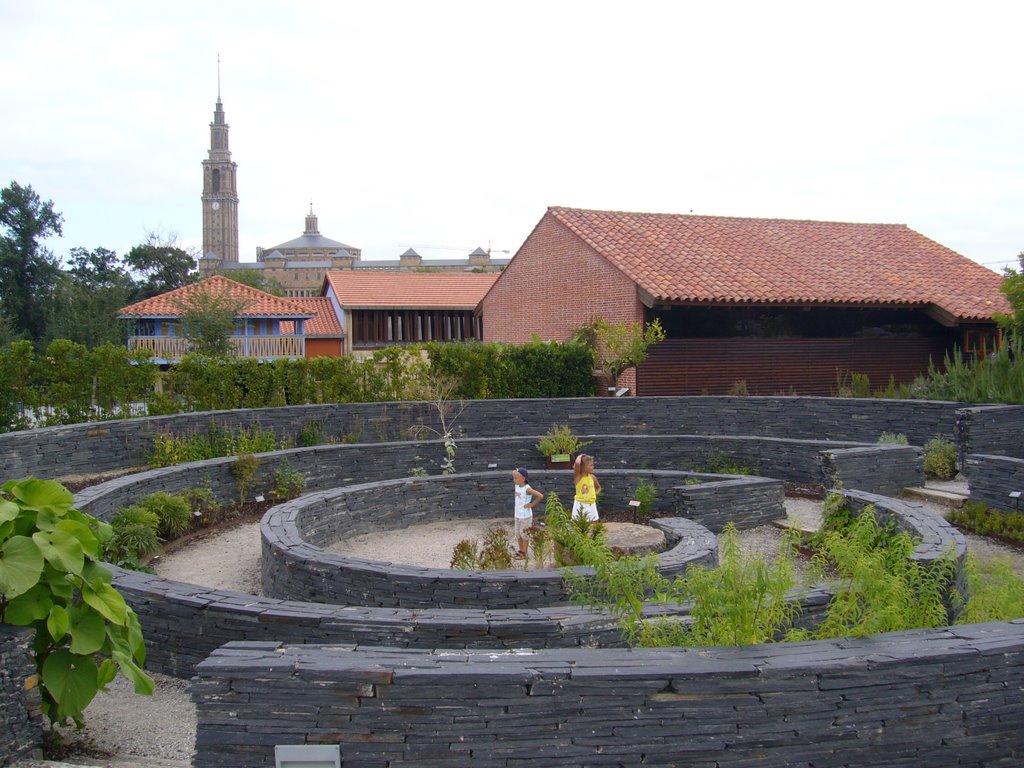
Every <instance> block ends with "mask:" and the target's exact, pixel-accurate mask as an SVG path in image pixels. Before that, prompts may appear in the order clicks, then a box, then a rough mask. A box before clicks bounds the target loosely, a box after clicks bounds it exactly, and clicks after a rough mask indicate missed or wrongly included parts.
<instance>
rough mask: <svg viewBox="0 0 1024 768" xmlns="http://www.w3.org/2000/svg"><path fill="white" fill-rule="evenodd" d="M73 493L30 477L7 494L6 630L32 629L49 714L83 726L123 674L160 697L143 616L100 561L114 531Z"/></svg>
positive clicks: (1, 581)
mask: <svg viewBox="0 0 1024 768" xmlns="http://www.w3.org/2000/svg"><path fill="white" fill-rule="evenodd" d="M73 504H74V498H73V497H72V495H71V493H70V491H68V490H67V489H66V488H65V487H64V486H62V485H60V484H59V483H56V482H53V481H51V480H37V479H35V478H29V479H27V480H21V481H17V482H16V481H13V480H12V481H10V482H8V483H5V484H4V485H3V487H2V488H0V623H4V624H12V625H15V626H23V627H30V628H31V629H32V630H33V631H34V639H33V642H32V652H33V654H34V656H35V662H36V671H37V674H38V679H39V691H40V694H41V705H42V706H41V708H42V712H43V715H45V716H46V717H47V718H48V719H49V720H50V722H51V723H66V722H68V721H69V720H71V721H74V722H75V724H76V725H78V726H81V725H82V724H83V720H82V715H83V713H84V711H85V709H86V707H87V706H88V705H89V703H90V702H91V701H92V700H93V698H94V697H95V696H96V694H97V693H98V692H99V691H103V690H106V689H107V685H108V684H109V683H111V682H112V681H113V680H114V678H115V677H116V676H117V674H118V673H120V674H122V675H124V676H125V677H127V678H128V679H129V680H131V681H132V682H133V683H134V685H135V692H136V693H142V694H150V693H152V692H153V680H152V678H150V677H149V675H147V674H146V673H145V672H144V671H143V669H142V665H143V664H144V662H145V657H146V649H145V643H144V642H143V638H142V628H141V627H140V625H139V620H138V617H137V616H136V615H135V612H134V611H133V610H132V609H131V608H130V607H129V606H128V604H127V603H125V601H124V598H123V597H122V596H121V594H120V593H119V592H118V591H117V590H116V589H115V588H114V587H113V586H111V581H112V577H111V573H110V570H109V569H108V568H106V567H104V566H103V564H102V563H101V562H100V557H101V553H102V550H103V547H104V545H105V544H106V543H107V542H108V541H109V540H110V538H111V536H112V535H113V531H112V529H111V527H110V526H109V525H107V524H106V523H102V522H100V521H98V520H96V519H95V518H93V517H90V516H89V515H85V514H82V513H81V512H79V511H77V510H76V509H74V508H73Z"/></svg>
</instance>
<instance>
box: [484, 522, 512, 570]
mask: <svg viewBox="0 0 1024 768" xmlns="http://www.w3.org/2000/svg"><path fill="white" fill-rule="evenodd" d="M513 553H514V550H513V548H512V538H511V537H510V536H509V533H508V531H507V530H505V529H504V528H501V527H496V528H492V529H491V530H489V531H488V532H487V534H486V535H485V536H484V541H483V545H482V546H481V547H480V567H481V568H484V569H486V570H489V571H503V570H508V569H510V568H511V567H512V557H513Z"/></svg>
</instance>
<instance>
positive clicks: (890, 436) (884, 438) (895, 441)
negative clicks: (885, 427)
mask: <svg viewBox="0 0 1024 768" xmlns="http://www.w3.org/2000/svg"><path fill="white" fill-rule="evenodd" d="M878 444H879V445H907V436H906V435H904V434H903V433H902V432H883V433H882V434H880V435H879V436H878Z"/></svg>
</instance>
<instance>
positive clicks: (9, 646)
mask: <svg viewBox="0 0 1024 768" xmlns="http://www.w3.org/2000/svg"><path fill="white" fill-rule="evenodd" d="M38 685H39V681H38V677H37V675H36V665H35V661H34V659H33V658H32V632H31V631H29V630H27V629H24V628H23V627H11V626H8V625H6V624H0V734H2V735H0V766H4V765H11V764H12V763H15V762H17V761H19V760H24V759H29V758H35V759H39V758H40V757H41V756H42V750H41V746H42V743H43V714H42V710H41V709H40V699H39V687H38Z"/></svg>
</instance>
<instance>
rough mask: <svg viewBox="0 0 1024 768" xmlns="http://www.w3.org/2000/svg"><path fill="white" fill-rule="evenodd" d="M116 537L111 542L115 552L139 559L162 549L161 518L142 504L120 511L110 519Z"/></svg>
mask: <svg viewBox="0 0 1024 768" xmlns="http://www.w3.org/2000/svg"><path fill="white" fill-rule="evenodd" d="M110 525H111V527H112V528H113V529H114V535H113V537H112V538H111V540H110V547H111V550H112V551H113V552H117V553H121V554H127V555H128V556H129V557H135V558H138V557H140V556H142V555H151V554H153V553H154V552H156V551H157V550H158V549H160V543H161V539H160V535H159V533H158V531H159V529H160V518H159V517H158V516H157V514H156V512H153V511H152V510H150V509H146V507H144V506H142V505H141V504H133V505H132V506H130V507H124V508H123V509H120V510H118V512H117V514H115V515H114V516H113V517H112V518H111V519H110Z"/></svg>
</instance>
